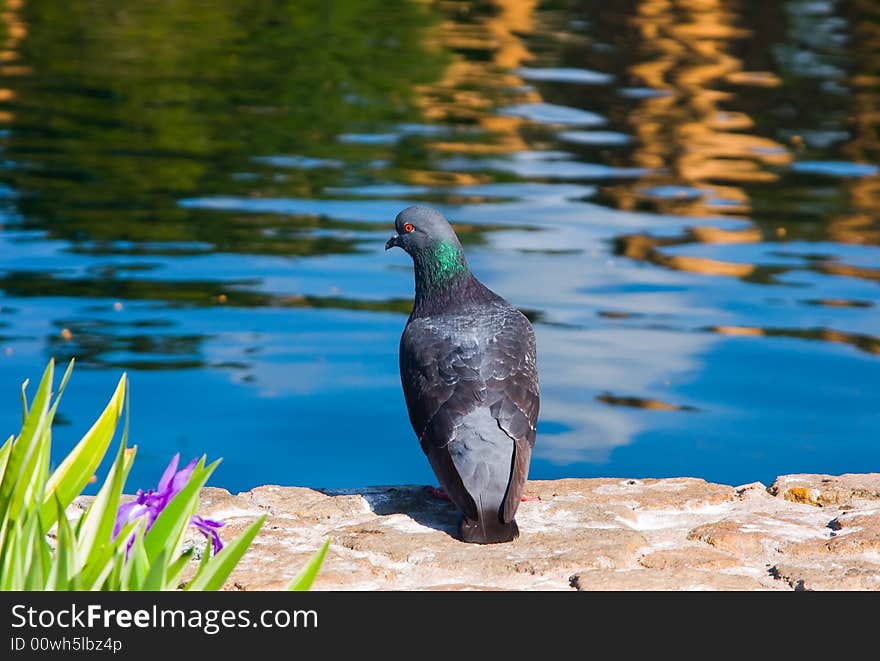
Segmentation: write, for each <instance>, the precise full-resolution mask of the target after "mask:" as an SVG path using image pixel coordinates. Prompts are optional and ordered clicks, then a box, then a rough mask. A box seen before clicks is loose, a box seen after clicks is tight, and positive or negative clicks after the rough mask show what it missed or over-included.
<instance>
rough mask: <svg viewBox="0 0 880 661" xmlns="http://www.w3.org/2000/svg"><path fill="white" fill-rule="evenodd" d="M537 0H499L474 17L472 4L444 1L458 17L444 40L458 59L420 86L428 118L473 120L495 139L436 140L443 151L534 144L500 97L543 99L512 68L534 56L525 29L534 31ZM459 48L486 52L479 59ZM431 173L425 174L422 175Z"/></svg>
mask: <svg viewBox="0 0 880 661" xmlns="http://www.w3.org/2000/svg"><path fill="white" fill-rule="evenodd" d="M536 6H537V0H493V2H492V3H491V11H489V12H488V13H487V14H486V15H479V16H476V17H473V16H471V12H473V11H475V9H476V8H475V7H474V6H473V5H472V4H470V3H464V2H455V3H443V7H444V9H445V10H447V12H448V14H449V15H450V16H452V17H454V19H458V20H454V19H453V18H450V19H449V20H446V21H443V22H442V23H441V25H440V27H439V36H438V40H439V42H440V43H442V45H443V47H444V48H446V49H448V50H449V51H451V52H452V53H453V58H454V59H453V61H452V62H451V63H450V64H449V66H448V67H447V69H446V72H445V73H444V76H443V79H442V80H440V81H439V82H437V83H432V84H430V85H423V86H420V87H419V88H418V92H419V101H418V103H419V106H420V108H421V110H422V112H423V113H424V115H425V117H426V118H428V119H430V120H432V121H436V122H440V123H468V124H471V125H473V126H475V127H478V128H479V129H481V130H482V131H485V132H486V133H489V134H491V135H492V138H493V139H492V140H491V141H486V140H479V141H473V142H467V141H443V140H439V141H436V142H433V143H431V148H432V149H435V150H438V151H446V152H456V153H471V154H486V153H495V154H498V153H511V152H516V151H523V150H526V149H528V148H529V146H528V144H527V143H526V142H525V141H524V140H523V138H522V137H521V136H520V132H519V129H520V127H521V126H522V125H523V120H522V119H521V118H519V117H511V116H506V115H499V114H496V112H495V110H496V108H497V106H498V105H499V100H504V99H507V100H510V101H511V102H514V101H515V102H517V103H527V102H528V103H531V102H538V101H541V96H540V94H539V93H538V92H537V91H536V90H534V89H532V88H527V86H525V84H524V82H523V80H522V79H521V78H519V77H518V76H517V75H515V74H514V73H512V72H511V70H512V69H515V68H516V67H519V66H521V65H522V64H523V62H525V61H527V60H529V59H531V58H532V57H533V56H532V54H531V53H530V52H529V50H528V49H527V47H526V45H525V43H524V42H523V40H522V39H521V38H520V37H519V36H518V35H519V34H527V33H530V32H532V30H533V29H534V28H533V20H534V19H533V14H534V10H535V7H536ZM456 51H468V52H471V53H472V52H473V51H480V52H482V53H484V54H485V57H478V58H474V57H472V56H467V57H466V56H465V55H462V54H460V53H456ZM425 176H427V175H425V174H424V173H423V175H422V178H424V177H425Z"/></svg>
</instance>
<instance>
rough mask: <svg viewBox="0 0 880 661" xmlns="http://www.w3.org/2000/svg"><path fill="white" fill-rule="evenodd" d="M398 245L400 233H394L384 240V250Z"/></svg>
mask: <svg viewBox="0 0 880 661" xmlns="http://www.w3.org/2000/svg"><path fill="white" fill-rule="evenodd" d="M399 245H400V235H399V234H395V235H394V236H392V237H391V238H390V239H388V241H386V242H385V250H388V249H389V248H393V247H394V246H399Z"/></svg>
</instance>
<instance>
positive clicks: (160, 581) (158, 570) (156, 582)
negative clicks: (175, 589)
mask: <svg viewBox="0 0 880 661" xmlns="http://www.w3.org/2000/svg"><path fill="white" fill-rule="evenodd" d="M167 564H168V553H167V551H165V550H164V549H163V550H162V551H161V552H160V553H159V555H158V556H157V557H156V560H155V561H154V562H153V563H152V564H151V565H150V570H149V571H148V572H147V576H146V577H145V578H144V582H143V585H141V586H140V589H141V590H144V591H148V592H156V591H158V590H161V589H162V588H164V587H165V570H166V569H167V567H166V565H167Z"/></svg>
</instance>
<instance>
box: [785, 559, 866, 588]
mask: <svg viewBox="0 0 880 661" xmlns="http://www.w3.org/2000/svg"><path fill="white" fill-rule="evenodd" d="M770 573H771V574H772V575H773V576H774V577H775V578H777V579H778V580H780V581H782V582H784V583H785V584H787V585H788V586H789V587H790V588H791V589H793V590H823V591H824V590H835V591H838V590H846V591H851V590H880V563H876V562H870V561H867V560H863V559H854V558H850V559H847V560H846V561H845V562H844V563H836V562H829V561H828V557H827V556H824V557H823V556H813V557H808V558H799V559H798V561H797V562H780V563H777V564H776V565H774V566H773V567H772V568H771V569H770Z"/></svg>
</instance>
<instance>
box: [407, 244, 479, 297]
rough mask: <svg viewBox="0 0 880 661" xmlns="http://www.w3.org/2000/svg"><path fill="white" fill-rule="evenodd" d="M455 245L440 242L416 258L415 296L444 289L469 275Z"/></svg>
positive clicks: (464, 261)
mask: <svg viewBox="0 0 880 661" xmlns="http://www.w3.org/2000/svg"><path fill="white" fill-rule="evenodd" d="M456 243H457V242H456ZM456 243H451V242H449V241H440V242H439V243H437V244H436V245H434V246H431V247H429V248H427V249H426V250H424V251H423V252H422V254H420V255H418V256H416V258H415V259H414V262H415V268H416V295H419V294H420V293H423V292H426V291H428V290H436V289H445V288H447V287H449V286H450V285H452V284H454V283H455V282H458V281H460V280H462V279H463V277H464V276H467V275H468V274H469V273H470V271H469V270H468V266H467V260H466V259H465V258H464V251H463V250H462V249H461V246H459V245H456Z"/></svg>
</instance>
